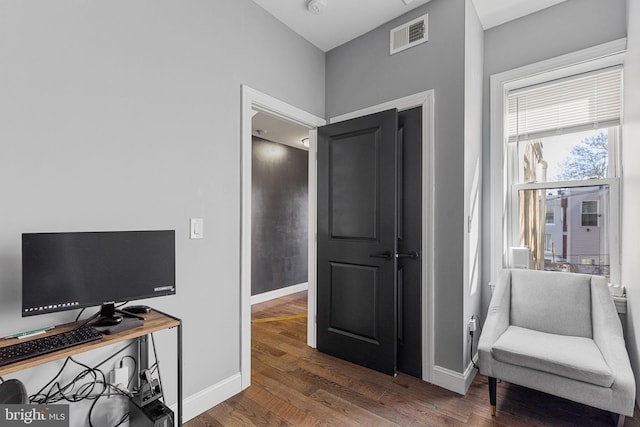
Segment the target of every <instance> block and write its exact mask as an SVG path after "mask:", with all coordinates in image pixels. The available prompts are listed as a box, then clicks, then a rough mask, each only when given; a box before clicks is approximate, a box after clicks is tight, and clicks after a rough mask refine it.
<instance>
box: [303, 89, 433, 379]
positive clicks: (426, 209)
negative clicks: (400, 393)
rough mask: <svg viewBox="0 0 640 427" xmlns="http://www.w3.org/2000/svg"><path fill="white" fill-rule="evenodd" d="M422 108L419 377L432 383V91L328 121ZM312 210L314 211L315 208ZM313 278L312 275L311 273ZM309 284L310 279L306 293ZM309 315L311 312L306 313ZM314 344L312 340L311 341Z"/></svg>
mask: <svg viewBox="0 0 640 427" xmlns="http://www.w3.org/2000/svg"><path fill="white" fill-rule="evenodd" d="M414 107H422V147H423V150H422V218H424V221H423V227H422V248H421V249H422V259H421V262H422V267H421V268H422V304H421V306H422V325H423V328H422V331H423V333H422V379H423V380H424V381H427V382H433V381H432V380H433V361H434V360H435V357H434V342H433V340H434V329H433V325H434V319H433V313H434V309H433V301H434V298H433V282H434V277H433V265H434V261H433V257H434V250H433V230H434V222H433V217H434V215H433V210H434V202H433V197H434V191H433V183H434V164H433V159H434V141H435V133H434V91H433V89H432V90H428V91H425V92H420V93H417V94H414V95H409V96H406V97H404V98H399V99H395V100H392V101H389V102H385V103H382V104H379V105H374V106H372V107H367V108H363V109H361V110H358V111H353V112H351V113H347V114H342V115H340V116H336V117H332V118H331V119H330V120H329V123H336V122H340V121H343V120H348V119H353V118H356V117H360V116H365V115H367V114H373V113H377V112H380V111H384V110H388V109H390V108H397V109H398V111H402V110H408V109H409V108H414ZM314 212H315V210H314ZM314 277H315V276H314ZM311 288H312V284H311V282H309V294H310V295H311V293H312V291H311ZM315 288H316V282H315V281H314V282H313V295H314V296H315V292H316V290H315ZM309 315H311V313H309ZM314 345H315V342H314Z"/></svg>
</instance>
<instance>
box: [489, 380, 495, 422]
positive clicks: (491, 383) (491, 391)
mask: <svg viewBox="0 0 640 427" xmlns="http://www.w3.org/2000/svg"><path fill="white" fill-rule="evenodd" d="M489 404H490V405H491V416H495V415H496V379H495V378H493V377H489Z"/></svg>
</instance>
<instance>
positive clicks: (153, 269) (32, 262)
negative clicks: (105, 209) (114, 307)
mask: <svg viewBox="0 0 640 427" xmlns="http://www.w3.org/2000/svg"><path fill="white" fill-rule="evenodd" d="M175 283H176V280H175V230H152V231H107V232H73V233H25V234H23V235H22V316H23V317H25V316H32V315H35V314H44V313H52V312H56V311H64V310H73V309H77V308H83V307H89V306H96V305H102V304H110V303H115V302H122V301H132V300H138V299H142V298H150V297H157V296H164V295H172V294H175V292H176V287H175Z"/></svg>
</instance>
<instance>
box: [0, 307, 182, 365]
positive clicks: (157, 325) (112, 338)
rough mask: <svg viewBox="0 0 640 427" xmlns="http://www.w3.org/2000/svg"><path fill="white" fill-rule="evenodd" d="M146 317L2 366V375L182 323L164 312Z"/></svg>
mask: <svg viewBox="0 0 640 427" xmlns="http://www.w3.org/2000/svg"><path fill="white" fill-rule="evenodd" d="M140 316H141V317H144V324H143V325H142V326H139V327H137V328H132V329H127V330H125V331H122V332H118V333H115V334H111V335H103V336H102V338H101V339H99V340H96V341H92V342H89V343H85V344H80V345H77V346H74V347H69V348H65V349H62V350H58V351H54V352H53V353H49V354H44V355H41V356H37V357H33V358H31V359H27V360H22V361H19V362H15V363H11V364H9V365H5V366H2V367H0V376H3V375H7V374H11V373H14V372H17V371H21V370H23V369H28V368H32V367H34V366H38V365H42V364H43V363H47V362H52V361H54V360H58V359H64V358H65V357H69V356H73V355H75V354H79V353H84V352H86V351H89V350H94V349H97V348H101V347H105V346H108V345H111V344H115V343H117V342H120V341H124V340H129V339H133V338H138V337H141V336H143V335H147V334H150V333H153V332H158V331H162V330H164V329H171V328H174V327H176V326H179V325H180V321H179V320H178V319H176V318H173V317H171V316H168V315H166V314H164V313H160V312H157V311H153V310H152V311H151V312H150V313H147V314H140ZM80 323H82V322H71V323H65V324H63V325H58V326H56V327H55V328H53V329H51V330H49V331H47V332H46V333H44V334H40V335H35V336H33V337H30V338H23V339H22V340H20V341H30V340H33V339H38V338H42V337H45V336H47V335H55V334H59V333H61V332H65V331H69V330H71V329H73V328H75V327H76V326H77V325H79V324H80ZM17 342H18V340H17V338H13V339H5V340H0V347H6V346H9V345H12V344H16V343H17Z"/></svg>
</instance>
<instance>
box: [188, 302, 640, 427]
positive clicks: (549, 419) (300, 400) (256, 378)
mask: <svg viewBox="0 0 640 427" xmlns="http://www.w3.org/2000/svg"><path fill="white" fill-rule="evenodd" d="M306 304H307V303H306V292H300V293H298V294H294V295H290V296H287V297H283V298H279V299H277V300H273V301H268V302H265V303H262V304H257V305H254V306H253V308H252V316H253V319H254V322H253V324H252V379H251V383H252V385H251V387H249V388H248V389H246V390H244V391H243V392H241V393H239V394H238V395H236V396H234V397H232V398H230V399H228V400H227V401H225V402H223V403H221V404H219V405H217V406H215V407H214V408H211V409H210V410H208V411H207V412H205V413H203V414H201V415H199V416H198V417H196V418H194V419H192V420H191V421H189V422H188V423H186V424H185V426H186V427H204V426H321V425H327V426H360V425H362V426H396V425H399V426H449V425H451V426H453V425H456V426H518V427H520V426H554V427H555V426H603V425H615V422H614V417H613V415H612V414H610V413H608V412H606V411H601V410H599V409H595V408H591V407H588V406H585V405H581V404H578V403H574V402H570V401H568V400H565V399H560V398H557V397H554V396H550V395H547V394H544V393H540V392H537V391H534V390H529V389H526V388H524V387H519V386H516V385H512V384H506V383H501V384H498V402H497V403H498V405H497V406H498V414H497V416H495V417H491V415H490V414H489V402H488V400H489V392H488V385H487V378H486V377H484V376H480V375H477V376H476V378H475V380H474V382H473V384H472V385H471V387H470V388H469V391H468V392H467V394H466V395H465V396H460V395H458V394H456V393H453V392H450V391H448V390H445V389H443V388H440V387H437V386H434V385H431V384H428V383H425V382H423V381H421V380H419V379H417V378H413V377H411V376H408V375H405V374H402V373H399V374H398V376H397V377H395V378H393V377H390V376H387V375H384V374H381V373H378V372H375V371H371V370H369V369H365V368H363V367H360V366H357V365H353V364H351V363H348V362H345V361H342V360H339V359H336V358H333V357H331V356H327V355H325V354H322V353H319V352H317V351H316V350H314V349H311V348H309V347H307V345H306V322H307V319H306V317H305V313H306ZM280 317H281V318H280ZM625 426H628V427H630V426H634V427H635V426H640V422H638V414H637V410H636V416H635V417H634V418H629V417H627V419H626V422H625Z"/></svg>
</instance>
